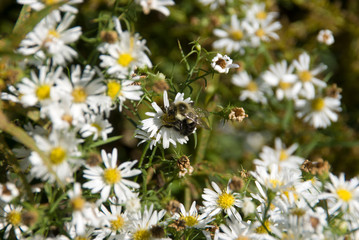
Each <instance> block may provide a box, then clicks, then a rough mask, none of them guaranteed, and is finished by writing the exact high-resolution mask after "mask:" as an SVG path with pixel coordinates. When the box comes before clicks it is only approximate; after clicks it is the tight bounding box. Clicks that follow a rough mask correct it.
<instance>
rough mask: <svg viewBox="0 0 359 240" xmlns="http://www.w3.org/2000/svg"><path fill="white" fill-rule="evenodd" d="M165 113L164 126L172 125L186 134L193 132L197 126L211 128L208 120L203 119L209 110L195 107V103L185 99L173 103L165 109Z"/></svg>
mask: <svg viewBox="0 0 359 240" xmlns="http://www.w3.org/2000/svg"><path fill="white" fill-rule="evenodd" d="M165 113H166V117H165V119H164V121H163V122H164V127H167V128H171V127H172V128H174V129H175V130H176V131H178V132H179V133H180V134H182V135H184V136H189V135H190V134H191V133H193V131H194V130H195V129H196V127H197V126H201V127H203V128H206V129H209V127H208V125H207V124H206V122H204V121H203V120H202V118H204V117H206V116H207V112H205V111H204V110H202V109H200V108H195V107H193V103H186V102H183V101H179V102H176V103H172V104H171V105H170V106H169V107H168V108H166V109H165Z"/></svg>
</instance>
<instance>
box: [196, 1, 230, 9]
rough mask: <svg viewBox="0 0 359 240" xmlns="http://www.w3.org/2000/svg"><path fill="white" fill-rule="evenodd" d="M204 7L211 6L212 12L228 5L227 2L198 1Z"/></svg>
mask: <svg viewBox="0 0 359 240" xmlns="http://www.w3.org/2000/svg"><path fill="white" fill-rule="evenodd" d="M198 1H199V2H200V3H202V4H203V5H205V6H207V5H210V9H211V10H215V9H217V8H218V7H219V6H223V5H225V4H226V0H198Z"/></svg>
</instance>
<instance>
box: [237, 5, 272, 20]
mask: <svg viewBox="0 0 359 240" xmlns="http://www.w3.org/2000/svg"><path fill="white" fill-rule="evenodd" d="M243 10H244V12H245V14H246V17H245V19H246V20H247V21H250V22H259V23H263V22H272V21H273V20H274V19H275V18H276V17H278V15H279V13H277V12H267V11H266V4H265V3H253V4H252V5H250V6H249V7H245V8H244V9H243Z"/></svg>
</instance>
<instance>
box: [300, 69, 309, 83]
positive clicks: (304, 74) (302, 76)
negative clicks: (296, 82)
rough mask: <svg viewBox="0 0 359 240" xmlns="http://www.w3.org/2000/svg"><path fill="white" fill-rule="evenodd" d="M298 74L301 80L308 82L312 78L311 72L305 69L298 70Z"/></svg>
mask: <svg viewBox="0 0 359 240" xmlns="http://www.w3.org/2000/svg"><path fill="white" fill-rule="evenodd" d="M298 76H299V79H300V80H301V81H302V82H309V81H310V80H312V73H311V72H309V71H307V70H305V71H302V72H300V73H299V74H298Z"/></svg>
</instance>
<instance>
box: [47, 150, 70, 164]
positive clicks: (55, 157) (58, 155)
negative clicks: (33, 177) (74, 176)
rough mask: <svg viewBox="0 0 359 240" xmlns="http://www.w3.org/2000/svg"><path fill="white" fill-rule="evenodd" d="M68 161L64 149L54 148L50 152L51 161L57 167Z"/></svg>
mask: <svg viewBox="0 0 359 240" xmlns="http://www.w3.org/2000/svg"><path fill="white" fill-rule="evenodd" d="M65 159H66V151H65V150H64V149H63V148H62V147H54V148H53V149H51V152H50V161H51V163H53V164H55V165H59V164H60V163H62V162H63V161H64V160H65Z"/></svg>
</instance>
